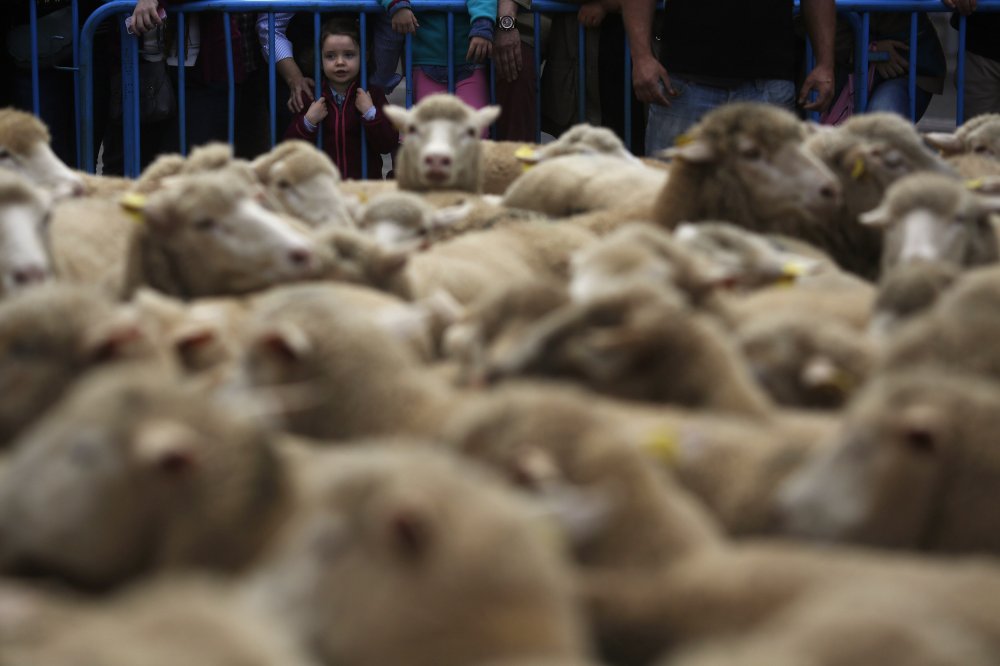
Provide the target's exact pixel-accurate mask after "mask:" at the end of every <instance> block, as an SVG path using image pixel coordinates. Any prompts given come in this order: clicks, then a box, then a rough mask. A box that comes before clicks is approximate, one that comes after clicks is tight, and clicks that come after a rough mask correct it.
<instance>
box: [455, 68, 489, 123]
mask: <svg viewBox="0 0 1000 666" xmlns="http://www.w3.org/2000/svg"><path fill="white" fill-rule="evenodd" d="M486 72H487V70H485V69H477V70H474V71H473V72H472V76H468V77H466V78H464V79H462V80H461V81H458V82H457V83H456V84H455V96H456V97H458V98H459V99H460V100H462V101H463V102H465V103H466V104H468V105H469V106H471V107H472V108H473V109H481V108H483V107H485V106H487V105H488V104H489V103H490V83H489V79H488V78H487V74H486ZM489 135H490V128H489V127H484V128H483V135H482V136H483V138H484V139H486V138H489Z"/></svg>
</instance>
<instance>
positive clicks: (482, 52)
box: [465, 37, 493, 62]
mask: <svg viewBox="0 0 1000 666" xmlns="http://www.w3.org/2000/svg"><path fill="white" fill-rule="evenodd" d="M492 54H493V43H492V42H490V40H488V39H486V38H485V37H470V38H469V51H468V52H467V53H466V54H465V59H466V60H468V61H469V62H484V61H486V60H488V59H489V57H490V56H491V55H492Z"/></svg>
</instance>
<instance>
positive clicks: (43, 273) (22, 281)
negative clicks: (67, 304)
mask: <svg viewBox="0 0 1000 666" xmlns="http://www.w3.org/2000/svg"><path fill="white" fill-rule="evenodd" d="M48 277H49V272H48V271H47V270H45V268H44V267H43V266H40V265H38V264H29V265H26V266H17V267H15V268H14V269H13V270H12V271H11V278H12V279H13V281H14V284H16V285H17V286H19V287H26V286H28V285H29V284H37V283H39V282H45V280H47V279H48Z"/></svg>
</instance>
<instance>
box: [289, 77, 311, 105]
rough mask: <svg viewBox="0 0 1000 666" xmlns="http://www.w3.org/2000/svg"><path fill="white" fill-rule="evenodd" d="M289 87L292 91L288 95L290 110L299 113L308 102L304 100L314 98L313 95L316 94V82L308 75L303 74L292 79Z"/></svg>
mask: <svg viewBox="0 0 1000 666" xmlns="http://www.w3.org/2000/svg"><path fill="white" fill-rule="evenodd" d="M288 89H289V90H290V91H291V94H289V95H288V110H289V111H291V112H292V113H298V112H299V111H301V110H302V109H304V108H306V103H305V102H304V101H303V100H307V99H312V98H313V95H315V94H316V93H315V90H316V82H315V81H313V80H312V79H310V78H309V77H308V76H302V77H299V78H297V79H295V80H293V81H290V82H289V83H288Z"/></svg>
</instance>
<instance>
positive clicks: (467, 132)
mask: <svg viewBox="0 0 1000 666" xmlns="http://www.w3.org/2000/svg"><path fill="white" fill-rule="evenodd" d="M465 136H467V137H469V138H475V136H476V128H475V127H467V128H466V130H465Z"/></svg>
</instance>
